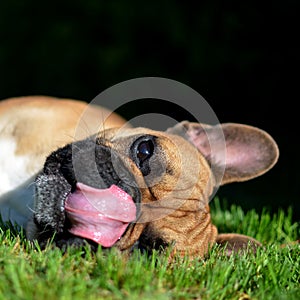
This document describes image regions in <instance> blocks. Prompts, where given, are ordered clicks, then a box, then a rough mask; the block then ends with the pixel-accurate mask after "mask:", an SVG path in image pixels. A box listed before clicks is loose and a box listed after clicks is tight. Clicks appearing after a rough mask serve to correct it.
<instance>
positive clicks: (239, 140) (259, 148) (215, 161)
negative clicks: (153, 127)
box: [167, 121, 279, 184]
mask: <svg viewBox="0 0 300 300" xmlns="http://www.w3.org/2000/svg"><path fill="white" fill-rule="evenodd" d="M167 132H168V133H172V134H177V135H181V136H183V137H184V138H185V139H187V140H188V141H189V142H191V143H192V144H193V145H194V146H195V147H197V148H198V150H199V151H200V152H201V153H202V154H203V155H204V156H205V158H206V159H207V161H208V162H209V163H210V165H211V167H212V170H213V172H214V174H215V176H216V178H217V181H218V182H220V183H221V184H225V183H229V182H234V181H245V180H248V179H251V178H254V177H257V176H259V175H262V174H263V173H265V172H266V171H268V170H269V169H270V168H272V167H273V166H274V164H275V163H276V161H277V159H278V155H279V151H278V147H277V145H276V143H275V141H274V140H273V138H272V137H271V136H270V135H269V134H268V133H266V132H265V131H263V130H261V129H259V128H256V127H252V126H248V125H243V124H235V123H225V124H221V125H215V126H210V125H206V124H199V123H190V122H186V121H184V122H181V123H179V124H177V125H176V126H174V127H172V128H169V129H168V130H167ZM218 177H219V178H218Z"/></svg>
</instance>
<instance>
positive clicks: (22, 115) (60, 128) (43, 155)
mask: <svg viewBox="0 0 300 300" xmlns="http://www.w3.org/2000/svg"><path fill="white" fill-rule="evenodd" d="M83 112H85V113H84V118H85V119H84V120H80V118H81V117H82V116H83V115H82V113H83ZM79 120H80V121H81V124H85V126H78V122H79ZM99 124H101V126H100V125H99ZM82 127H84V128H82ZM75 131H76V140H74V136H75ZM212 145H214V146H213V147H212ZM224 146H225V147H224ZM224 150H226V159H225V152H224ZM277 159H278V147H277V145H276V143H275V142H274V140H273V139H272V137H271V136H270V135H269V134H267V133H266V132H265V131H263V130H261V129H258V128H255V127H252V126H248V125H243V124H235V123H227V124H221V126H218V125H216V126H211V125H207V124H199V123H191V122H188V121H184V122H181V123H179V124H177V125H176V126H174V127H173V128H169V129H168V130H166V131H165V132H162V131H154V130H151V129H147V128H130V127H129V126H127V125H126V121H125V120H124V119H122V118H121V117H120V116H118V115H116V114H115V113H112V114H111V112H109V111H108V110H106V109H104V108H101V107H96V106H90V105H89V106H88V105H87V104H86V103H84V102H81V101H75V100H67V99H55V98H51V97H44V96H35V97H22V98H15V99H8V100H5V101H1V102H0V182H1V186H0V197H1V198H0V201H1V202H0V209H1V215H2V219H3V220H4V221H10V222H12V223H17V224H18V225H19V226H22V227H24V229H25V231H26V236H27V238H28V239H30V240H37V241H38V242H39V244H40V245H41V246H42V247H44V246H45V245H46V244H47V243H48V242H49V240H50V239H52V240H53V242H54V243H55V244H56V245H57V246H59V247H66V246H67V245H75V246H80V245H83V244H85V243H89V244H91V245H92V246H93V247H95V248H96V247H97V246H98V245H101V246H102V247H104V248H110V247H117V248H118V249H120V250H121V251H128V250H130V249H132V247H141V248H146V249H149V250H151V249H156V248H161V247H167V246H169V245H173V249H174V250H173V251H174V253H179V254H182V255H186V254H189V255H190V256H192V257H203V256H205V254H206V253H207V252H208V250H209V248H210V247H211V246H213V245H214V244H215V243H218V244H222V245H225V244H226V245H227V249H228V250H229V251H233V250H234V251H236V250H239V249H241V248H245V247H247V246H248V244H249V243H250V244H251V245H252V247H253V248H254V249H255V247H257V246H259V245H260V243H259V242H258V241H256V240H254V239H253V238H251V237H248V236H244V235H240V234H233V233H232V234H231V233H229V234H218V231H217V228H216V227H215V226H214V225H213V224H212V222H211V217H210V211H209V199H210V197H211V195H212V194H213V193H214V190H215V189H216V188H217V187H218V186H219V185H223V184H227V183H230V182H239V181H245V180H249V179H251V178H254V177H257V176H259V175H262V174H263V173H265V172H266V171H268V170H269V169H270V168H272V166H274V164H275V163H276V161H277Z"/></svg>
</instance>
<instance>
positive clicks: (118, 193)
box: [65, 183, 137, 248]
mask: <svg viewBox="0 0 300 300" xmlns="http://www.w3.org/2000/svg"><path fill="white" fill-rule="evenodd" d="M65 212H66V217H67V219H68V221H69V223H70V227H69V228H68V231H69V232H70V233H71V234H72V235H74V236H78V237H82V238H85V239H88V240H91V241H93V242H95V243H97V244H98V245H101V246H102V247H105V248H109V247H112V246H113V245H114V244H115V243H116V242H117V241H118V240H119V239H120V238H121V237H122V235H123V234H124V232H125V231H126V229H127V227H128V225H129V224H130V223H132V222H134V221H135V220H136V214H137V209H136V205H135V203H134V201H133V199H132V197H131V196H130V195H129V194H128V193H126V192H125V191H124V190H122V189H121V188H119V187H118V186H116V185H112V186H111V187H110V188H106V189H97V188H93V187H90V186H88V185H85V184H83V183H77V184H76V189H75V190H74V192H72V193H70V194H69V195H68V197H67V199H66V201H65Z"/></svg>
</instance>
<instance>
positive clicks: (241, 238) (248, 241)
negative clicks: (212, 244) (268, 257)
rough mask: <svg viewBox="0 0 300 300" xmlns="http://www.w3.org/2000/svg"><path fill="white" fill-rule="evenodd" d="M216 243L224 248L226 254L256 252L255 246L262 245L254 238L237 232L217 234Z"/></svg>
mask: <svg viewBox="0 0 300 300" xmlns="http://www.w3.org/2000/svg"><path fill="white" fill-rule="evenodd" d="M216 243H217V245H219V246H220V248H222V249H224V250H225V254H226V255H227V256H230V255H232V254H238V253H245V252H252V253H256V250H257V248H258V247H261V246H262V244H261V243H260V242H259V241H257V240H256V239H254V238H252V237H250V236H247V235H243V234H237V233H223V234H219V235H218V236H217V239H216Z"/></svg>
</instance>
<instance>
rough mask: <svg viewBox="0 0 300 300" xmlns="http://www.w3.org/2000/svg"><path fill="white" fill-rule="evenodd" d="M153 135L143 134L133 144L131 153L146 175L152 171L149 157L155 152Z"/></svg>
mask: <svg viewBox="0 0 300 300" xmlns="http://www.w3.org/2000/svg"><path fill="white" fill-rule="evenodd" d="M154 139H155V138H154V137H153V136H142V137H140V138H138V139H137V140H136V141H135V142H134V143H133V145H132V148H131V155H132V158H133V160H134V162H135V163H136V165H137V166H138V168H139V169H140V170H141V172H142V174H143V175H144V176H147V175H149V173H150V172H151V170H150V165H149V159H150V158H151V157H152V156H153V154H154V149H155V141H154Z"/></svg>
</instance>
